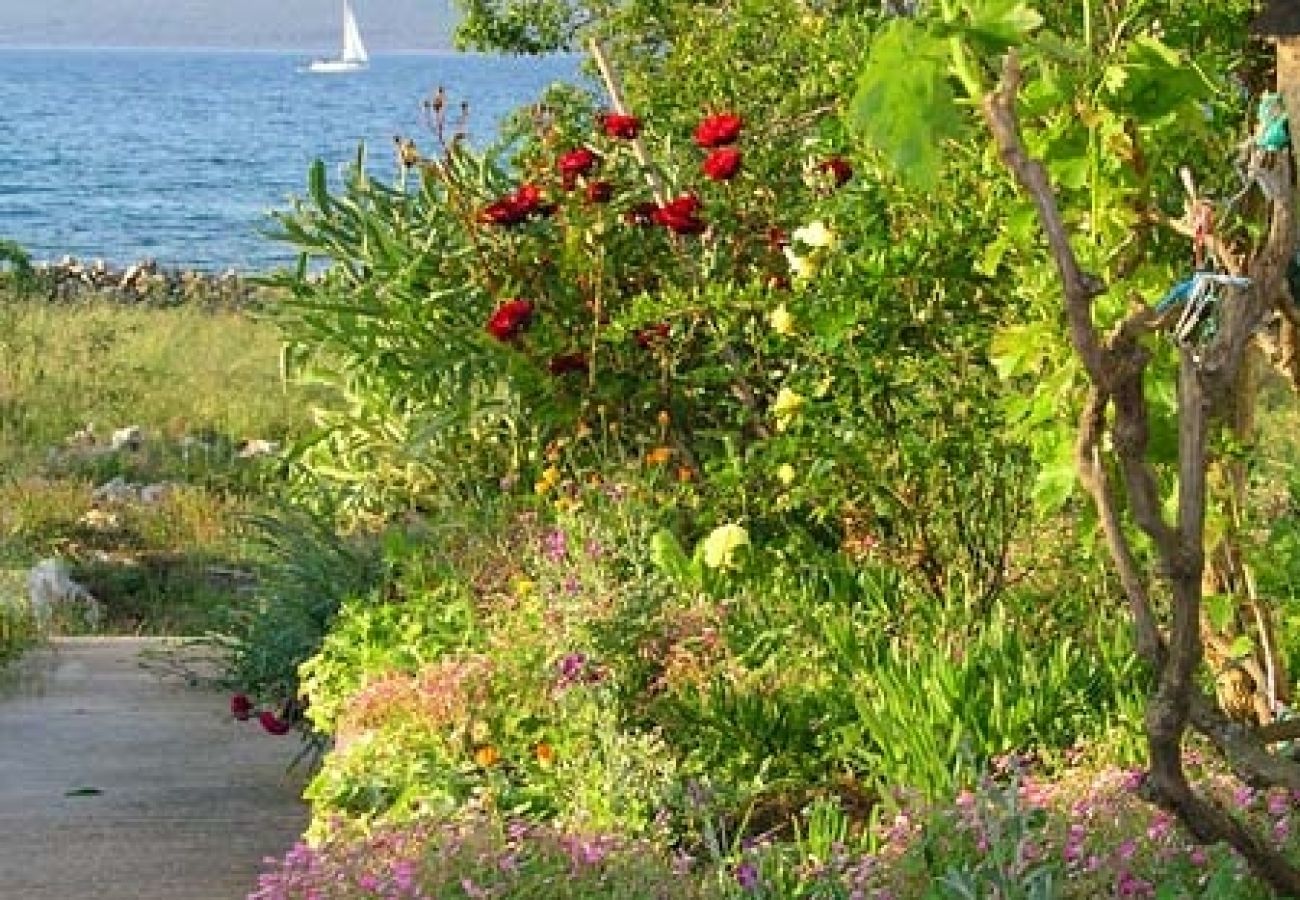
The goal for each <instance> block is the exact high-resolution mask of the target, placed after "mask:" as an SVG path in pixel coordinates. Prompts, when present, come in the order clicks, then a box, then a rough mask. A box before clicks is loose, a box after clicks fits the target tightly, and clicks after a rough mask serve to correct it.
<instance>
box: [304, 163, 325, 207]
mask: <svg viewBox="0 0 1300 900" xmlns="http://www.w3.org/2000/svg"><path fill="white" fill-rule="evenodd" d="M307 191H308V193H310V194H311V198H312V200H313V201H314V202H315V203H316V205H317V206H319V207H320V209H321V212H329V208H330V195H329V189H328V188H327V187H326V185H325V162H324V160H320V159H314V160H312V163H311V168H310V169H308V170H307Z"/></svg>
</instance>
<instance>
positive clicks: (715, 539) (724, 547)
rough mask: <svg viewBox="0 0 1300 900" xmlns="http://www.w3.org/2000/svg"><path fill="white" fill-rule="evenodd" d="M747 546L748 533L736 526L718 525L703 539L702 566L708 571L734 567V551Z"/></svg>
mask: <svg viewBox="0 0 1300 900" xmlns="http://www.w3.org/2000/svg"><path fill="white" fill-rule="evenodd" d="M747 546H749V532H747V531H745V529H743V528H741V527H740V526H739V525H736V524H734V523H733V524H729V525H719V526H718V527H717V528H715V529H713V531H711V532H709V536H708V537H706V538H705V539H704V564H705V565H706V566H708V567H709V568H710V569H726V568H731V567H732V566H733V565H735V556H736V551H737V550H739V549H740V548H741V547H747Z"/></svg>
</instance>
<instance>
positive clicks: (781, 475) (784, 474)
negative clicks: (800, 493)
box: [776, 463, 797, 487]
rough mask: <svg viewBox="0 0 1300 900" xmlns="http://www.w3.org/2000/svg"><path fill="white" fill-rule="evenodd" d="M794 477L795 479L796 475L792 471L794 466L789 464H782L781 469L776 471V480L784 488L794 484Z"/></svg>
mask: <svg viewBox="0 0 1300 900" xmlns="http://www.w3.org/2000/svg"><path fill="white" fill-rule="evenodd" d="M796 477H797V473H796V472H795V470H794V466H792V465H790V464H789V463H784V464H782V466H781V468H779V469H777V470H776V480H777V481H779V482H781V483H782V484H783V485H785V486H786V487H789V486H790V485H792V484H794V480H795V478H796Z"/></svg>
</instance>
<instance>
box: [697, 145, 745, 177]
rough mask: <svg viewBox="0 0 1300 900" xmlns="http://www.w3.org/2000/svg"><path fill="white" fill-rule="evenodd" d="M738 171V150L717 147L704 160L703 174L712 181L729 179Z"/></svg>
mask: <svg viewBox="0 0 1300 900" xmlns="http://www.w3.org/2000/svg"><path fill="white" fill-rule="evenodd" d="M739 171H740V151H739V150H737V149H736V148H735V147H719V148H718V149H717V150H714V151H713V152H711V153H710V154H709V156H708V158H707V159H705V160H704V174H705V175H706V176H708V177H709V178H712V179H713V180H714V181H730V180H731V179H732V178H734V177H736V173H737V172H739Z"/></svg>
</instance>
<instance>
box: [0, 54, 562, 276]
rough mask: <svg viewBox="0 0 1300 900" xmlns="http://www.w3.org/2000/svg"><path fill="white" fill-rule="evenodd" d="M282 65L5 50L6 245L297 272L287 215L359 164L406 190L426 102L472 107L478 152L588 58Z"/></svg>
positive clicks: (426, 139) (1, 58) (436, 57)
mask: <svg viewBox="0 0 1300 900" xmlns="http://www.w3.org/2000/svg"><path fill="white" fill-rule="evenodd" d="M308 62H310V59H309V57H307V56H305V55H302V54H294V53H279V52H257V53H247V52H225V51H181V50H70V49H40V50H37V49H8V48H0V239H7V240H11V241H15V242H17V243H18V244H19V245H21V246H22V247H23V248H24V249H25V250H27V252H28V253H30V254H31V256H32V257H33V259H37V260H47V261H53V260H58V259H61V258H62V257H64V256H73V257H76V258H78V259H81V260H86V261H90V260H95V259H103V260H105V261H106V262H107V263H109V264H110V265H114V266H126V265H129V264H131V263H134V262H138V261H142V260H146V259H152V260H156V261H157V262H158V263H159V264H160V265H162V266H164V267H169V268H182V269H193V270H202V271H212V272H217V271H225V270H227V269H235V270H238V271H243V272H256V271H266V270H268V269H271V268H274V267H276V266H281V265H287V264H291V263H292V262H293V261H294V259H295V258H296V254H295V251H294V250H293V248H292V247H289V246H287V245H284V244H281V243H278V242H276V241H273V240H271V239H269V238H268V237H267V236H266V232H267V230H268V228H269V226H270V225H271V224H272V221H271V219H270V213H271V212H272V211H273V210H282V209H286V208H288V206H289V204H290V202H291V199H292V198H293V197H295V196H302V195H304V194H305V193H306V180H307V169H308V167H309V165H310V164H311V162H312V160H314V159H317V158H319V159H322V160H324V161H325V164H326V170H327V172H328V173H329V174H330V177H331V179H332V180H333V182H334V183H335V184H337V183H338V181H339V179H340V178H341V174H342V173H343V172H344V171H345V168H346V166H347V165H349V164H350V163H351V162H352V161H354V160H355V158H356V154H357V149H358V147H359V146H362V145H364V146H365V147H366V148H367V168H368V169H369V170H370V171H371V172H372V173H373V174H374V175H376V176H377V177H391V176H392V175H393V174H394V171H395V167H396V162H395V158H394V153H393V138H394V136H397V135H402V136H409V137H412V138H413V139H415V141H416V143H417V145H420V144H422V145H424V146H425V147H429V146H430V145H431V143H432V139H431V136H430V131H429V128H428V122H427V115H426V112H425V107H424V101H426V100H427V99H428V98H429V97H430V95H431V93H432V92H433V91H434V90H436V89H437V88H438V87H440V86H441V87H443V88H445V89H446V91H447V96H448V97H449V98H450V100H451V102H452V103H453V104H454V105H456V106H458V105H459V104H460V102H462V101H464V102H467V103H468V104H469V109H470V119H469V131H470V137H471V140H472V141H473V142H474V143H475V144H476V145H478V146H486V145H487V144H489V143H490V142H491V141H492V139H493V138H494V137H495V135H496V134H497V128H498V126H499V123H500V122H501V121H502V119H503V118H504V117H505V116H507V115H508V114H509V113H510V112H511V111H512V110H514V109H516V108H518V107H519V106H521V105H523V104H526V103H529V102H531V101H533V100H534V99H536V98H537V97H538V96H539V95H540V93H541V92H542V91H543V90H544V88H545V87H546V86H547V85H549V84H551V83H553V82H555V81H559V80H574V79H576V78H578V77H579V74H578V69H579V64H578V58H577V57H575V56H563V55H561V56H550V57H500V56H488V55H478V54H460V53H453V52H447V53H438V54H390V55H384V54H378V55H374V56H372V59H371V65H370V68H369V69H367V70H365V71H362V72H354V73H348V74H344V75H319V74H311V73H308V72H305V71H302V69H303V67H304V66H305V64H306V63H308Z"/></svg>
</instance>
